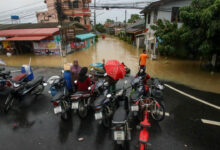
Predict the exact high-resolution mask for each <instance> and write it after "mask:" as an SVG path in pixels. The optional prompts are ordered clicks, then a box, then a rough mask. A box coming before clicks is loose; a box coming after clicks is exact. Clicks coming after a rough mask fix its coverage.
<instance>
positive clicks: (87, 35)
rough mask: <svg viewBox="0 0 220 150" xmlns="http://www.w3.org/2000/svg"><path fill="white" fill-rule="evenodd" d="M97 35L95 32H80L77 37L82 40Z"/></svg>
mask: <svg viewBox="0 0 220 150" xmlns="http://www.w3.org/2000/svg"><path fill="white" fill-rule="evenodd" d="M95 36H96V35H95V34H92V33H88V34H79V35H76V38H77V39H80V40H86V39H89V38H92V37H95Z"/></svg>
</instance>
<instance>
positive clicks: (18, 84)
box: [3, 77, 47, 112]
mask: <svg viewBox="0 0 220 150" xmlns="http://www.w3.org/2000/svg"><path fill="white" fill-rule="evenodd" d="M7 82H9V83H10V84H11V85H12V86H11V87H10V88H9V89H10V92H9V95H8V96H7V98H6V101H5V103H4V105H3V111H4V112H8V110H9V109H10V108H11V107H12V106H13V103H14V101H15V100H18V101H21V100H22V97H24V96H26V95H28V94H30V95H40V94H41V93H42V92H43V91H44V87H45V86H46V85H47V84H46V83H45V82H44V81H43V77H39V78H38V79H36V80H32V81H30V82H22V81H14V80H7Z"/></svg>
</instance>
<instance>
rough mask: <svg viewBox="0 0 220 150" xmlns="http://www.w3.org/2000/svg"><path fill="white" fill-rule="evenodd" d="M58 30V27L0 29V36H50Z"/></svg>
mask: <svg viewBox="0 0 220 150" xmlns="http://www.w3.org/2000/svg"><path fill="white" fill-rule="evenodd" d="M57 32H59V28H38V29H12V30H0V37H8V36H51V35H54V34H56V33H57Z"/></svg>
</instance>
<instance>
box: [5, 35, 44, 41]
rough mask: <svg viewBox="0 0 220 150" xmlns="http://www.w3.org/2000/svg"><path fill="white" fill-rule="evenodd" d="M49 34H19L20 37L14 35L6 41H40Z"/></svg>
mask: <svg viewBox="0 0 220 150" xmlns="http://www.w3.org/2000/svg"><path fill="white" fill-rule="evenodd" d="M47 37H48V36H20V37H19V36H18V37H12V38H8V39H6V40H4V41H40V40H43V39H46V38H47Z"/></svg>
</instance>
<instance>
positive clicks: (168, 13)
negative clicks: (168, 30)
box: [141, 0, 192, 58]
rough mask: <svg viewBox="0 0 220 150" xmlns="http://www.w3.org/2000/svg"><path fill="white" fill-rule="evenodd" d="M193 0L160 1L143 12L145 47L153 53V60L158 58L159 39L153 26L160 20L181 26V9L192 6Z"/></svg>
mask: <svg viewBox="0 0 220 150" xmlns="http://www.w3.org/2000/svg"><path fill="white" fill-rule="evenodd" d="M191 2H192V0H160V1H156V2H153V3H151V4H150V5H148V6H146V7H145V8H144V10H142V11H141V13H143V14H144V15H145V19H146V20H145V22H146V29H147V32H146V33H145V45H146V49H147V50H150V51H152V53H153V55H152V56H153V58H155V57H156V45H157V39H156V37H154V31H153V30H152V29H151V27H150V26H151V25H154V24H155V23H156V22H157V20H158V19H162V20H169V21H170V22H177V23H178V26H181V22H180V18H179V8H180V7H183V6H188V5H190V4H191Z"/></svg>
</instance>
